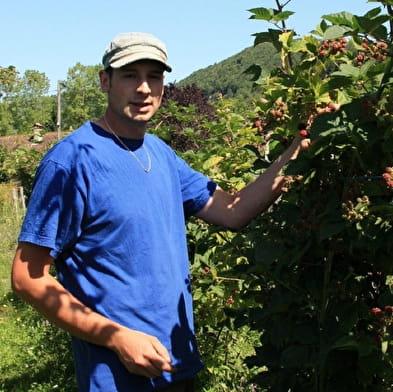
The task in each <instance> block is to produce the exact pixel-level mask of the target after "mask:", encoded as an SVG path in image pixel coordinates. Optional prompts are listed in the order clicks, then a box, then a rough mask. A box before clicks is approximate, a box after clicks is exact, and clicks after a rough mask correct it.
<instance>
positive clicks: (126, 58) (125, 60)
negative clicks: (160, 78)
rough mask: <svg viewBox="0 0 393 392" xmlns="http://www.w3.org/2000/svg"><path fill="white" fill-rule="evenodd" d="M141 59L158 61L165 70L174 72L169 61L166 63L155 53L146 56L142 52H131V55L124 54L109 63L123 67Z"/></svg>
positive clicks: (115, 66) (114, 66)
mask: <svg viewBox="0 0 393 392" xmlns="http://www.w3.org/2000/svg"><path fill="white" fill-rule="evenodd" d="M141 60H152V61H157V62H159V63H160V64H162V65H163V66H164V69H165V71H167V72H172V67H171V66H169V65H168V64H167V63H165V62H164V61H163V60H162V59H161V58H159V57H158V56H154V55H151V56H150V55H148V56H146V55H140V54H129V55H126V56H123V57H121V58H119V59H117V60H114V61H111V62H110V63H109V64H108V65H109V66H111V67H112V68H121V67H124V66H125V65H127V64H131V63H135V62H136V61H141Z"/></svg>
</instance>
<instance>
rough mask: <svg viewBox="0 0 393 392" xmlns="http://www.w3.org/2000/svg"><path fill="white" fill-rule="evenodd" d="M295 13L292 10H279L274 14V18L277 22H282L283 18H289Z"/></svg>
mask: <svg viewBox="0 0 393 392" xmlns="http://www.w3.org/2000/svg"><path fill="white" fill-rule="evenodd" d="M293 14H294V12H292V11H282V12H278V13H277V14H275V15H274V18H273V20H274V21H275V22H282V21H283V20H287V19H288V18H289V17H290V16H291V15H293Z"/></svg>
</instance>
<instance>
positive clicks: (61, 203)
mask: <svg viewBox="0 0 393 392" xmlns="http://www.w3.org/2000/svg"><path fill="white" fill-rule="evenodd" d="M83 211H84V203H83V196H82V192H81V189H80V187H78V185H77V183H76V179H75V176H74V175H72V173H71V172H70V171H69V170H68V169H66V168H64V167H63V166H62V165H60V164H58V163H56V162H53V161H50V160H47V161H44V162H42V163H41V165H40V166H39V168H38V170H37V174H36V177H35V181H34V185H33V191H32V194H31V196H30V198H29V203H28V208H27V211H26V216H25V219H24V221H23V224H22V228H21V232H20V235H19V241H20V242H30V243H33V244H36V245H40V246H44V247H48V248H50V249H51V252H50V255H51V256H52V257H54V258H56V257H57V256H58V255H59V253H61V252H62V251H63V250H64V249H66V248H67V247H69V246H71V245H72V244H73V243H74V242H75V241H76V239H77V238H78V235H79V234H80V232H81V221H82V217H83Z"/></svg>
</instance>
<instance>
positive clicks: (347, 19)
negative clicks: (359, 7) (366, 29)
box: [322, 11, 359, 38]
mask: <svg viewBox="0 0 393 392" xmlns="http://www.w3.org/2000/svg"><path fill="white" fill-rule="evenodd" d="M322 18H323V19H325V20H328V21H329V22H331V23H332V24H334V25H341V26H347V27H350V28H351V29H352V30H356V29H357V28H358V27H359V26H358V24H357V20H356V17H355V16H354V15H353V14H351V13H349V12H345V11H344V12H339V13H336V14H328V15H323V16H322ZM336 27H339V26H336ZM336 38H338V37H336Z"/></svg>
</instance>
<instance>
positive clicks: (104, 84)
mask: <svg viewBox="0 0 393 392" xmlns="http://www.w3.org/2000/svg"><path fill="white" fill-rule="evenodd" d="M98 76H99V77H100V85H101V90H102V91H103V92H104V93H107V92H108V91H109V87H110V75H109V72H107V71H105V70H104V69H102V70H101V71H100V72H99V74H98Z"/></svg>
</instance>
